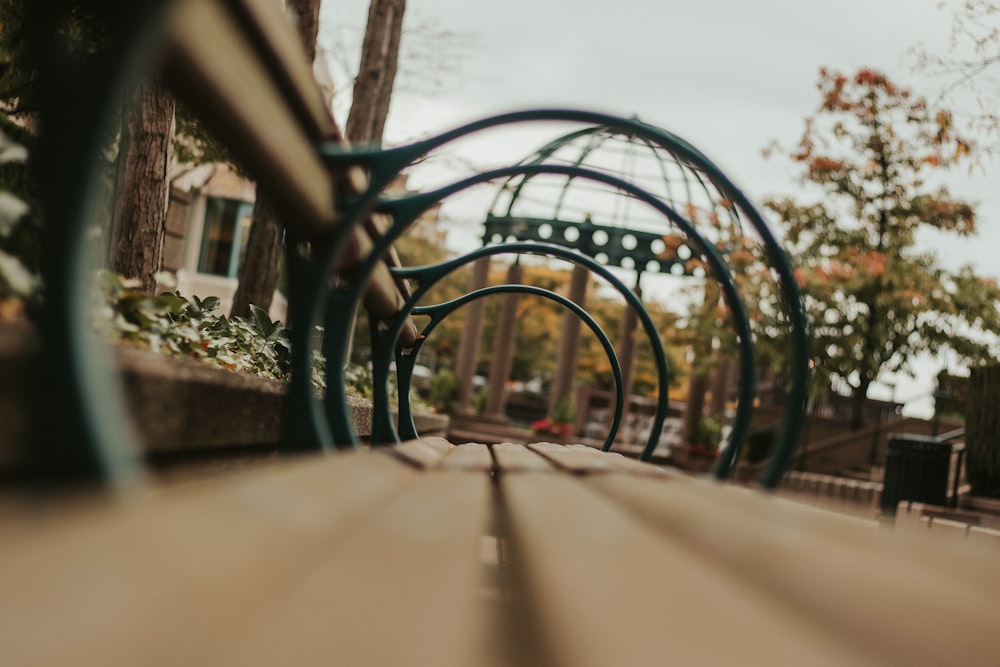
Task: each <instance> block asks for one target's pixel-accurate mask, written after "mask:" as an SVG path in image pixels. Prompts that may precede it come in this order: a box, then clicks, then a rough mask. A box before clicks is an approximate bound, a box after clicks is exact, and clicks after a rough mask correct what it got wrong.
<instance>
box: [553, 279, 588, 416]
mask: <svg viewBox="0 0 1000 667" xmlns="http://www.w3.org/2000/svg"><path fill="white" fill-rule="evenodd" d="M588 284H590V271H589V270H588V269H587V268H586V267H584V266H580V265H575V266H574V267H573V274H572V276H570V281H569V300H570V301H573V302H574V303H576V304H578V305H579V306H581V307H584V306H586V304H587V285H588ZM582 324H583V322H582V321H581V320H580V318H579V317H577V316H576V315H575V314H573V313H571V312H569V311H566V314H565V315H563V322H562V333H561V335H560V337H559V341H558V345H559V351H558V354H557V355H556V377H555V381H554V382H553V383H552V391H551V393H550V394H549V410H550V411H551V410H552V408H554V407H555V406H556V404H557V403H558V402H559V401H560V400H562V398H563V397H564V396H569V395H570V392H572V391H573V377H574V376H575V375H576V360H577V357H578V356H579V352H580V326H581V325H582ZM571 398H572V397H571Z"/></svg>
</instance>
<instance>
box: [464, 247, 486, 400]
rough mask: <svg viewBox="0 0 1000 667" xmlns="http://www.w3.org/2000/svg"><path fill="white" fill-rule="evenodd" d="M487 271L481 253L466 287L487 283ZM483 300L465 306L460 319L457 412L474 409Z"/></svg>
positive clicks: (481, 332)
mask: <svg viewBox="0 0 1000 667" xmlns="http://www.w3.org/2000/svg"><path fill="white" fill-rule="evenodd" d="M489 275H490V258H489V257H480V258H479V259H477V260H476V261H475V263H474V264H473V265H472V280H471V281H470V282H469V291H470V292H474V291H476V290H478V289H482V288H483V287H486V284H487V282H488V281H489ZM485 308H486V301H485V300H484V299H476V300H475V301H473V302H472V303H470V304H468V305H467V306H466V307H465V321H464V322H463V323H462V338H461V340H459V341H458V363H457V364H456V368H455V374H456V375H457V376H458V405H457V406H456V410H457V412H458V414H460V415H471V414H474V413H475V409H474V408H473V407H472V398H473V395H474V394H475V391H476V387H475V385H473V384H472V378H473V376H474V375H475V374H476V359H477V357H478V356H479V341H480V339H482V337H483V313H484V312H485Z"/></svg>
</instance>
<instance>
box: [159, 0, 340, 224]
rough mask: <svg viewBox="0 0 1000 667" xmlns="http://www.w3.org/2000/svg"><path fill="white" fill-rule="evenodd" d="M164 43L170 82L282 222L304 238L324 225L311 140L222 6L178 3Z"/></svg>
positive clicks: (330, 213)
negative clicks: (258, 185) (250, 175)
mask: <svg viewBox="0 0 1000 667" xmlns="http://www.w3.org/2000/svg"><path fill="white" fill-rule="evenodd" d="M167 42H168V47H169V50H170V52H171V55H172V56H173V57H172V58H170V59H169V61H168V62H169V67H168V74H169V76H170V78H171V80H172V81H173V82H174V85H175V87H176V88H178V89H179V90H180V91H181V92H182V93H184V98H185V101H187V102H188V104H190V105H191V106H192V108H193V109H194V110H195V111H196V112H197V113H199V115H201V116H203V117H204V118H205V120H206V122H208V123H209V125H210V127H211V128H212V129H213V131H215V132H216V133H217V134H218V135H219V137H220V138H221V139H222V140H223V141H224V142H225V143H226V145H227V146H228V147H229V149H230V150H231V151H233V155H234V156H235V157H236V158H237V160H238V161H239V162H240V163H241V164H243V165H244V166H245V167H246V168H247V169H248V170H249V171H250V172H251V173H253V174H254V177H255V178H257V179H258V182H259V183H261V184H262V185H263V186H264V188H265V189H266V190H267V191H268V192H269V193H270V194H271V196H272V197H274V198H275V200H276V201H277V202H278V204H279V206H280V208H281V210H282V211H283V212H285V215H283V216H282V217H283V218H284V220H285V222H286V224H287V225H288V226H289V227H290V228H291V229H293V230H295V231H298V232H301V233H302V234H304V235H306V236H311V235H314V234H317V233H322V232H325V231H327V230H329V229H330V226H331V225H333V224H334V221H335V220H336V212H335V208H334V196H333V187H332V183H331V181H330V178H329V176H328V174H327V171H326V169H325V167H324V165H323V163H322V162H321V160H320V158H319V155H318V152H317V151H316V149H315V143H314V142H313V141H312V140H311V138H310V137H308V136H307V135H306V133H305V132H304V131H303V128H302V126H301V124H300V123H299V120H298V119H297V118H296V117H295V116H294V115H293V114H292V113H291V111H290V109H289V107H288V106H287V104H286V103H285V100H284V98H283V97H282V91H280V90H279V89H278V88H277V86H276V85H275V83H274V81H273V79H272V78H271V76H270V74H269V72H268V71H267V70H266V69H265V67H264V65H263V64H262V62H261V61H260V59H259V57H258V56H257V55H256V54H255V52H254V50H253V46H252V45H251V44H250V43H249V42H248V41H247V39H246V38H245V37H244V35H242V34H241V33H240V32H239V31H238V30H237V26H236V25H235V24H234V22H233V21H232V19H231V17H230V16H229V15H228V13H227V11H226V9H225V8H224V7H223V6H221V5H220V3H219V1H218V0H183V1H182V2H179V3H178V4H177V6H176V7H175V8H174V10H173V12H172V14H171V18H170V20H169V21H168V29H167ZM247 137H254V138H255V140H254V141H248V139H247Z"/></svg>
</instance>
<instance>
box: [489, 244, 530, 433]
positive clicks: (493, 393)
mask: <svg viewBox="0 0 1000 667" xmlns="http://www.w3.org/2000/svg"><path fill="white" fill-rule="evenodd" d="M523 279H524V267H523V266H521V263H520V262H517V261H515V262H514V263H513V264H511V265H510V268H509V269H508V270H507V283H508V284H511V285H519V284H521V281H522V280H523ZM518 301H520V296H519V295H518V294H507V295H505V296H504V301H503V307H502V308H501V310H500V321H499V322H497V334H496V338H495V339H494V341H493V362H492V363H491V364H490V376H489V385H488V387H489V388H488V390H487V391H488V392H489V393H488V394H487V397H486V411H485V413H484V414H483V415H482V417H483V419H486V420H489V421H493V422H499V423H507V421H508V420H507V415H506V414H504V404H505V403H506V402H507V379H508V378H509V377H510V369H511V368H512V367H513V365H514V336H515V334H516V333H517V303H518Z"/></svg>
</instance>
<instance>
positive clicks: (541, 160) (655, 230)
mask: <svg viewBox="0 0 1000 667" xmlns="http://www.w3.org/2000/svg"><path fill="white" fill-rule="evenodd" d="M519 164H521V165H530V166H538V165H560V166H564V167H579V168H583V169H589V170H592V171H596V172H600V173H603V174H608V175H611V176H615V177H617V178H620V179H621V180H624V181H626V182H628V183H630V184H632V185H634V186H638V187H639V188H642V189H643V190H645V191H647V192H648V193H649V194H650V195H652V196H653V197H655V198H656V199H658V200H660V201H661V202H662V203H664V204H666V205H667V206H669V207H671V208H672V209H674V210H675V211H676V212H677V213H679V214H680V215H682V216H684V217H686V218H687V219H688V220H690V221H691V222H692V223H694V224H695V225H696V226H697V227H698V231H699V233H701V234H702V235H703V236H704V237H705V239H706V240H708V241H710V242H712V243H716V244H722V245H723V246H724V245H727V243H726V239H729V238H733V237H734V236H737V235H740V234H741V231H740V224H739V216H738V213H737V211H736V209H735V208H734V207H733V206H732V205H731V204H730V203H729V202H728V200H727V199H726V198H725V197H724V196H723V195H722V194H721V193H720V192H719V191H718V190H717V189H716V187H715V185H714V184H713V183H712V182H711V181H710V180H709V178H708V177H707V176H706V174H705V173H703V172H702V171H701V170H699V169H698V168H696V167H694V166H693V165H691V164H690V163H689V162H687V161H686V160H685V159H684V158H683V157H682V156H680V155H678V154H676V153H674V152H673V151H670V150H668V149H666V148H664V147H662V146H659V145H656V144H654V143H652V142H650V141H649V140H647V139H644V138H642V137H638V136H636V135H634V134H629V133H626V132H623V131H621V130H619V129H616V128H611V127H607V126H591V127H587V128H583V129H580V130H577V131H574V132H571V133H569V134H565V135H563V136H561V137H558V138H556V139H555V140H553V141H551V142H549V143H547V144H546V145H544V146H543V147H541V148H540V149H538V150H537V151H535V153H533V154H532V155H530V156H528V157H527V158H525V159H524V160H522V161H521V162H520V163H519ZM509 240H518V241H540V242H545V243H554V244H558V245H563V246H567V247H572V248H575V249H577V250H578V251H580V252H582V253H584V254H587V255H590V256H591V257H595V258H597V260H598V261H599V262H601V263H603V264H607V265H611V266H620V267H623V268H626V269H632V270H635V271H637V272H639V273H642V272H643V271H650V272H660V273H671V274H673V275H683V274H687V273H690V271H689V270H688V268H687V266H688V260H689V259H690V258H691V257H692V255H693V254H694V253H693V252H692V250H691V249H690V248H689V247H688V246H687V245H686V243H685V242H684V240H683V239H682V237H680V236H679V235H677V234H676V230H674V229H673V226H672V225H671V224H670V222H669V221H668V220H667V219H666V218H665V217H664V216H663V215H662V214H661V213H660V212H658V211H656V210H654V209H652V208H651V207H650V206H649V205H647V204H646V203H645V202H642V201H640V200H638V199H637V198H636V197H635V196H633V195H631V194H629V193H625V192H622V191H620V190H618V189H615V188H613V187H611V186H609V185H607V184H605V183H600V182H597V181H594V180H592V179H590V178H586V177H585V176H583V175H580V174H574V175H564V174H546V173H541V174H539V173H531V174H522V175H517V176H512V177H510V178H508V179H506V180H505V181H504V182H503V183H502V185H501V186H500V188H499V189H498V191H497V194H496V196H495V197H494V200H493V203H492V205H491V207H490V209H489V213H488V214H487V217H486V221H485V230H484V234H483V242H484V244H490V243H499V242H503V241H509ZM723 251H724V248H723Z"/></svg>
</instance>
